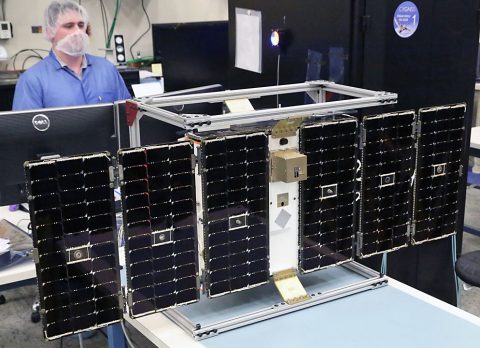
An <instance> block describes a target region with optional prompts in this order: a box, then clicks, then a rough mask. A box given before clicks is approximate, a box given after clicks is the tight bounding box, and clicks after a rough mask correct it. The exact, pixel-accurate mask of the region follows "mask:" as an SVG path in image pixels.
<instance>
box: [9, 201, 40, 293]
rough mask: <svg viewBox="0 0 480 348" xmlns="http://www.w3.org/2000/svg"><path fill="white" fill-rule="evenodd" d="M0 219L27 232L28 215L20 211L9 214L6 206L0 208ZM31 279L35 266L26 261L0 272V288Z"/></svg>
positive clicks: (34, 274)
mask: <svg viewBox="0 0 480 348" xmlns="http://www.w3.org/2000/svg"><path fill="white" fill-rule="evenodd" d="M0 219H5V220H8V221H9V222H11V223H12V224H14V225H15V226H19V227H20V228H21V229H23V230H27V226H28V224H29V222H30V216H29V215H28V213H26V212H24V211H20V210H17V211H14V212H11V211H9V209H8V206H5V207H0ZM32 278H36V273H35V264H34V263H33V261H32V260H26V261H24V262H21V263H19V264H17V265H15V266H11V267H7V268H5V269H2V270H0V286H1V285H6V284H10V283H15V282H20V281H23V280H27V279H32Z"/></svg>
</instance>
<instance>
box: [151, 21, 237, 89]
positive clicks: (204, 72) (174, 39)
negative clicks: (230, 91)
mask: <svg viewBox="0 0 480 348" xmlns="http://www.w3.org/2000/svg"><path fill="white" fill-rule="evenodd" d="M152 38H153V54H154V58H155V61H156V62H160V63H162V66H163V76H164V86H165V91H167V92H169V91H176V90H180V89H186V88H193V87H199V86H206V85H211V84H215V83H219V84H222V85H224V86H225V85H226V82H227V74H228V22H227V21H216V22H195V23H170V24H154V25H152Z"/></svg>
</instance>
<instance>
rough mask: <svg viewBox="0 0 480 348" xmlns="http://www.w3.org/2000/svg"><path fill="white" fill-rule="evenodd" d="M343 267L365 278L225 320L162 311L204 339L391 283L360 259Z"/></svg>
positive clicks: (172, 310) (197, 336)
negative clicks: (195, 319)
mask: <svg viewBox="0 0 480 348" xmlns="http://www.w3.org/2000/svg"><path fill="white" fill-rule="evenodd" d="M341 267H345V268H347V269H349V270H351V271H353V272H355V273H357V274H359V275H362V276H364V277H365V278H366V279H365V280H362V281H359V282H356V283H352V284H349V285H346V286H343V287H340V288H337V289H333V290H329V291H326V292H324V293H313V294H310V295H312V296H311V298H310V299H309V300H306V301H303V302H299V303H297V304H294V305H288V304H286V303H284V302H280V303H272V304H271V306H270V307H266V308H264V309H262V310H259V311H254V312H249V313H244V314H242V315H239V316H233V317H231V318H228V319H226V320H223V321H219V322H216V323H214V324H210V325H207V326H202V325H201V323H193V322H192V321H191V320H190V319H189V318H188V317H187V316H185V315H184V314H182V313H180V312H179V311H177V310H176V309H171V310H168V311H165V312H163V313H164V314H165V316H166V317H168V318H169V319H170V320H172V321H173V322H174V323H175V324H177V325H178V326H180V327H181V328H182V329H183V330H185V331H186V332H187V333H188V334H190V335H192V337H193V338H194V339H196V340H202V339H205V338H209V337H212V336H216V335H218V334H220V333H222V332H226V331H229V330H233V329H236V328H239V327H242V326H246V325H250V324H254V323H256V322H259V321H262V320H266V319H271V318H275V317H278V316H280V315H284V314H288V313H291V312H296V311H298V310H302V309H305V308H309V307H312V306H316V305H319V304H322V303H325V302H329V301H333V300H337V299H339V298H342V297H346V296H350V295H354V294H357V293H360V292H363V291H366V290H372V289H377V288H380V287H382V286H385V285H387V284H388V277H387V276H385V275H383V274H381V273H378V272H376V271H374V270H372V269H370V268H368V267H366V266H363V265H361V264H359V263H357V262H350V263H345V264H343V265H342V266H341Z"/></svg>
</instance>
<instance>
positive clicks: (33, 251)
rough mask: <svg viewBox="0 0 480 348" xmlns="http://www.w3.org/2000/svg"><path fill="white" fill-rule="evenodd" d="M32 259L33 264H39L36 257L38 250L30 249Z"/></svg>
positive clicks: (38, 259) (37, 256)
mask: <svg viewBox="0 0 480 348" xmlns="http://www.w3.org/2000/svg"><path fill="white" fill-rule="evenodd" d="M32 259H33V262H35V263H39V262H40V257H39V255H38V249H37V248H33V249H32Z"/></svg>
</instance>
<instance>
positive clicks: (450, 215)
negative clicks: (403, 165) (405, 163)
mask: <svg viewBox="0 0 480 348" xmlns="http://www.w3.org/2000/svg"><path fill="white" fill-rule="evenodd" d="M464 115H465V105H464V104H457V105H452V106H441V107H435V108H428V109H421V110H420V112H419V115H418V118H419V124H420V134H419V135H420V137H419V139H418V150H417V151H418V152H417V170H416V182H415V211H414V218H415V230H414V231H413V233H412V243H414V244H418V243H421V242H425V241H428V240H432V239H438V238H443V237H446V236H449V235H451V234H454V233H455V224H456V219H457V213H458V210H457V205H458V188H459V180H460V166H461V161H462V148H463V136H464Z"/></svg>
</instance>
